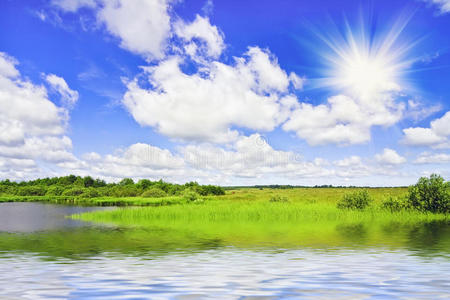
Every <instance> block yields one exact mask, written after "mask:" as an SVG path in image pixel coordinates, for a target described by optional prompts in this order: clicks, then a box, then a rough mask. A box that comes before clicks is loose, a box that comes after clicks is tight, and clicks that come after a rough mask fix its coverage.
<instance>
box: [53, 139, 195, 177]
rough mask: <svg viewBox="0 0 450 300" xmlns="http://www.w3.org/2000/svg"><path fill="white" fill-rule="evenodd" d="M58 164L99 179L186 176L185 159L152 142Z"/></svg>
mask: <svg viewBox="0 0 450 300" xmlns="http://www.w3.org/2000/svg"><path fill="white" fill-rule="evenodd" d="M58 166H59V167H61V168H64V169H67V170H71V171H72V172H75V173H77V174H84V175H87V174H89V175H94V176H99V177H102V178H109V179H112V180H114V179H120V178H124V177H134V178H150V179H154V180H158V179H160V178H164V179H169V180H175V181H179V179H180V177H181V176H183V175H184V178H187V177H188V175H187V173H186V172H187V170H186V166H185V162H184V161H183V159H182V158H181V157H178V156H175V155H174V154H172V153H171V152H170V151H169V150H166V149H161V148H158V147H155V146H152V145H148V144H143V143H136V144H133V145H131V146H129V147H127V148H125V149H118V150H116V151H115V152H114V153H112V154H107V155H104V156H102V155H100V154H98V153H95V152H91V153H86V154H85V155H83V157H82V159H77V160H73V161H65V162H61V163H59V164H58Z"/></svg>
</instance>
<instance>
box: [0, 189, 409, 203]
mask: <svg viewBox="0 0 450 300" xmlns="http://www.w3.org/2000/svg"><path fill="white" fill-rule="evenodd" d="M355 190H360V189H358V188H292V189H269V188H264V189H257V188H246V189H244V188H240V189H236V190H228V191H227V192H226V194H225V195H223V196H199V198H200V199H204V200H206V201H210V200H225V201H230V202H236V201H254V202H267V201H269V200H270V198H271V197H273V196H277V195H278V196H282V197H286V198H288V199H289V201H291V202H293V203H336V201H337V200H338V199H340V198H341V197H342V196H343V195H344V194H346V193H350V192H353V191H355ZM368 191H369V194H370V195H371V196H372V197H373V199H374V200H375V202H376V203H379V202H381V201H382V200H383V199H384V198H386V197H387V196H400V195H403V194H405V193H406V192H407V189H406V188H371V189H368ZM1 202H48V203H57V204H74V205H93V206H160V205H170V204H182V203H186V201H185V200H184V198H183V196H166V197H157V198H152V197H91V198H86V197H80V196H47V195H46V196H0V203H1Z"/></svg>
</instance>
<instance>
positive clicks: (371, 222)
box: [0, 188, 450, 257]
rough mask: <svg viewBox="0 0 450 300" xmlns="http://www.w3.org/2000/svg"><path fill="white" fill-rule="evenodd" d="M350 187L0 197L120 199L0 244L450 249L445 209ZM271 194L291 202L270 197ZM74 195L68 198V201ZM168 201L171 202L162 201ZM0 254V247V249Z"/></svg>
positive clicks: (155, 249)
mask: <svg viewBox="0 0 450 300" xmlns="http://www.w3.org/2000/svg"><path fill="white" fill-rule="evenodd" d="M355 190H357V189H349V188H294V189H286V190H279V189H267V188H265V189H263V190H260V189H253V188H252V189H250V188H247V189H238V190H229V191H227V193H226V195H224V196H208V197H201V199H202V200H204V201H203V202H202V201H200V202H189V203H188V202H186V201H185V200H183V198H182V197H164V198H141V197H131V198H113V197H105V198H92V199H83V198H74V197H69V198H64V197H47V198H46V197H18V198H14V199H11V198H7V197H3V198H0V202H1V201H9V200H11V201H55V203H71V204H83V205H105V206H110V205H121V206H149V207H121V208H117V209H115V210H108V211H97V212H90V213H84V214H80V215H74V216H72V217H73V218H75V219H80V220H84V221H91V222H97V223H105V224H111V225H113V226H111V227H107V228H79V229H71V230H68V231H61V232H59V231H55V232H41V233H31V234H9V233H0V249H3V250H11V251H13V250H14V251H24V252H30V251H31V252H35V253H40V254H42V255H43V256H46V257H73V256H75V257H90V256H95V255H96V254H97V253H101V252H105V253H117V252H120V253H126V254H133V255H135V254H139V255H142V256H146V255H164V254H167V253H170V252H174V251H180V250H181V251H199V250H200V251H201V250H205V249H215V248H220V247H229V246H232V247H239V248H243V249H255V248H257V249H262V248H263V249H269V250H271V249H277V251H279V250H280V249H281V250H282V249H295V248H310V249H314V250H316V249H326V250H330V249H338V248H350V249H355V248H374V247H381V248H388V249H394V250H396V249H409V250H412V251H414V253H419V254H420V255H428V253H434V254H435V253H444V254H445V255H449V254H450V253H449V251H450V226H449V222H450V221H449V216H448V215H443V214H431V213H423V212H419V211H415V210H408V211H400V212H391V211H389V210H385V209H382V208H381V202H382V201H383V200H384V199H385V198H387V197H388V196H402V195H404V194H405V193H406V192H407V189H406V188H376V189H368V192H369V194H370V196H371V197H372V198H373V199H374V201H373V203H372V204H371V206H370V207H369V208H367V209H366V210H364V211H360V210H346V209H344V210H342V209H338V208H337V207H336V203H337V201H338V200H339V199H341V198H342V196H343V195H344V194H347V193H351V192H354V191H355ZM273 196H280V197H287V198H288V200H289V202H270V199H271V198H272V197H273ZM71 201H72V202H71ZM167 204H172V205H167ZM0 252H1V251H0ZM0 255H1V253H0Z"/></svg>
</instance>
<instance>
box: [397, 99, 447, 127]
mask: <svg viewBox="0 0 450 300" xmlns="http://www.w3.org/2000/svg"><path fill="white" fill-rule="evenodd" d="M441 109H442V105H440V104H435V105H431V104H425V103H422V102H420V101H417V100H412V99H410V100H408V105H407V108H406V111H405V118H410V119H413V120H414V121H415V122H417V121H420V120H423V119H426V118H427V117H429V116H431V115H433V114H434V113H437V112H439V111H440V110H441Z"/></svg>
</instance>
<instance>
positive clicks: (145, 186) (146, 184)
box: [136, 179, 153, 190]
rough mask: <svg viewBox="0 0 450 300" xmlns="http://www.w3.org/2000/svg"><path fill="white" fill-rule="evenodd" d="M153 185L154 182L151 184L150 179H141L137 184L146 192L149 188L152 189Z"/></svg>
mask: <svg viewBox="0 0 450 300" xmlns="http://www.w3.org/2000/svg"><path fill="white" fill-rule="evenodd" d="M152 185H153V182H151V181H150V180H148V179H141V180H139V181H138V183H137V184H136V186H137V187H138V188H140V189H143V190H146V189H148V188H149V187H151V186H152Z"/></svg>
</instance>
